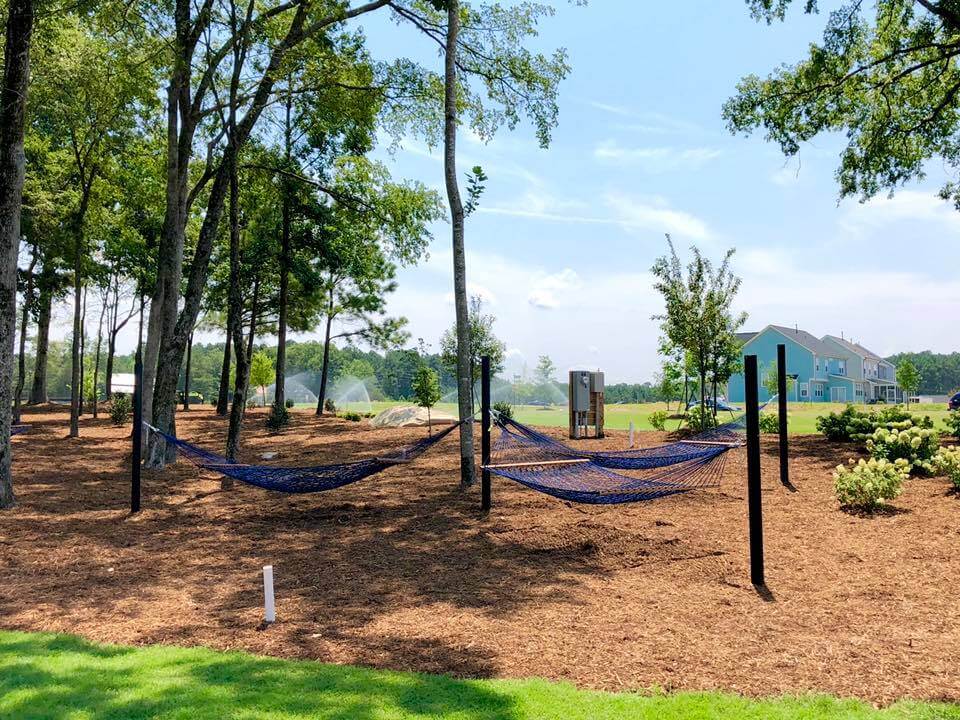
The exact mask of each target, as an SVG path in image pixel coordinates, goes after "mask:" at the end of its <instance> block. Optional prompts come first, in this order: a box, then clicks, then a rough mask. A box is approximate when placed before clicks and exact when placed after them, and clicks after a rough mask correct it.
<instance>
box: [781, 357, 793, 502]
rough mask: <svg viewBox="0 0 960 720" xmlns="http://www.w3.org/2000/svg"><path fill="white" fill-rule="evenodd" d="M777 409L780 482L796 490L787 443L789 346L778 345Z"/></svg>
mask: <svg viewBox="0 0 960 720" xmlns="http://www.w3.org/2000/svg"><path fill="white" fill-rule="evenodd" d="M777 410H778V414H779V418H778V419H779V423H778V425H779V429H780V482H781V483H783V486H784V487H787V488H790V489H791V490H794V489H795V488H794V487H793V485H791V484H790V456H789V449H788V443H787V346H786V345H782V344H781V345H777Z"/></svg>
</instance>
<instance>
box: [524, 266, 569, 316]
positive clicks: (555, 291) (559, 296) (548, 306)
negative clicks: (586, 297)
mask: <svg viewBox="0 0 960 720" xmlns="http://www.w3.org/2000/svg"><path fill="white" fill-rule="evenodd" d="M582 287H583V282H582V281H581V280H580V276H579V275H577V273H576V272H575V271H573V270H571V269H570V268H564V269H563V270H561V271H560V272H558V273H554V274H552V275H543V276H540V277H538V278H536V279H535V280H534V281H533V283H532V285H531V286H530V294H529V295H527V302H528V303H530V304H531V305H533V307H536V308H542V309H544V310H552V309H554V308H557V307H560V306H561V305H563V304H565V301H568V300H570V295H571V294H572V293H575V292H577V291H578V290H580V289H581V288H582Z"/></svg>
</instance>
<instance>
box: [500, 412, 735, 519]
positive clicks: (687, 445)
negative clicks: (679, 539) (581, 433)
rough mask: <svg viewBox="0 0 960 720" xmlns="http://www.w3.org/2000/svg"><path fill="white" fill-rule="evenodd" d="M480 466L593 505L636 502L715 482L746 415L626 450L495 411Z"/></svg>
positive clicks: (521, 482) (539, 489) (527, 484)
mask: <svg viewBox="0 0 960 720" xmlns="http://www.w3.org/2000/svg"><path fill="white" fill-rule="evenodd" d="M496 422H497V425H498V427H499V429H500V435H499V437H498V438H497V441H496V443H495V445H494V447H493V452H492V454H491V461H490V463H489V464H488V465H487V466H486V468H487V469H488V470H489V471H490V472H492V473H494V474H495V475H499V476H501V477H506V478H509V479H511V480H514V481H516V482H518V483H520V484H521V485H524V486H526V487H528V488H531V489H532V490H537V491H539V492H542V493H546V494H547V495H552V496H553V497H556V498H560V499H562V500H569V501H571V502H578V503H588V504H594V505H610V504H615V503H626V502H640V501H643V500H654V499H656V498H660V497H665V496H667V495H677V494H679V493H685V492H690V491H692V490H697V489H700V488H705V487H716V486H718V485H719V484H720V477H721V476H722V474H723V467H724V464H725V463H726V457H727V452H728V451H729V450H730V449H732V448H735V447H740V446H741V445H743V443H744V436H743V433H744V430H745V428H746V416H745V415H743V416H740V417H738V418H735V419H734V420H732V421H731V422H729V423H726V424H724V425H720V426H719V427H716V428H712V429H710V430H706V431H704V432H701V433H698V434H696V435H692V436H690V437H689V438H686V439H684V440H682V441H678V442H672V443H665V444H662V445H656V446H653V447H647V448H638V449H632V450H612V451H611V450H585V449H578V448H572V447H570V446H569V445H565V444H564V443H562V442H560V441H559V440H556V439H555V438H552V437H550V436H549V435H546V434H544V433H542V432H540V431H539V430H535V429H533V428H531V427H529V426H527V425H524V424H523V423H519V422H517V421H516V420H513V419H511V418H507V417H505V416H503V415H498V416H497V419H496Z"/></svg>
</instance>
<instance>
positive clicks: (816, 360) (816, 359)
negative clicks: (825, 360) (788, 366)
mask: <svg viewBox="0 0 960 720" xmlns="http://www.w3.org/2000/svg"><path fill="white" fill-rule="evenodd" d="M814 360H815V362H816V364H817V372H820V358H814Z"/></svg>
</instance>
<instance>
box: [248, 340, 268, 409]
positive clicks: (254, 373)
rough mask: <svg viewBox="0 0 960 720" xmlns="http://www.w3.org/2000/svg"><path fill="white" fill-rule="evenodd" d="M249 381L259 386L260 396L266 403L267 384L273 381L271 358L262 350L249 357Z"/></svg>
mask: <svg viewBox="0 0 960 720" xmlns="http://www.w3.org/2000/svg"><path fill="white" fill-rule="evenodd" d="M250 382H252V383H253V384H254V386H255V387H259V388H260V398H261V399H262V400H263V404H264V405H266V404H267V385H269V384H270V383H272V382H273V360H271V359H270V356H269V355H267V354H266V353H265V352H264V351H263V350H260V351H258V352H256V353H254V355H253V357H252V358H251V359H250Z"/></svg>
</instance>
